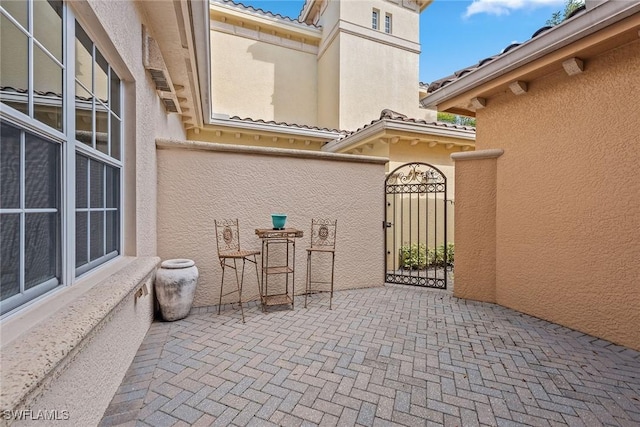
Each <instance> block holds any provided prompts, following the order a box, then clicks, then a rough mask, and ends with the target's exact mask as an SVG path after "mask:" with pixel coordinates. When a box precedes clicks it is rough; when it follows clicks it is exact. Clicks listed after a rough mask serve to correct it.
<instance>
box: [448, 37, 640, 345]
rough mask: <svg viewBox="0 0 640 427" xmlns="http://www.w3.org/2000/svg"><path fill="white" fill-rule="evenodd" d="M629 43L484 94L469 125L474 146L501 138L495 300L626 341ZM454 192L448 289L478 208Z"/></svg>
mask: <svg viewBox="0 0 640 427" xmlns="http://www.w3.org/2000/svg"><path fill="white" fill-rule="evenodd" d="M639 49H640V41H635V42H633V43H631V44H628V45H626V46H624V47H622V48H619V49H617V50H614V51H610V52H608V53H606V54H603V55H601V56H600V57H598V58H595V59H592V60H589V61H587V62H586V65H585V71H584V73H582V74H580V75H576V76H573V77H567V76H566V75H565V74H564V72H562V71H558V72H556V73H554V74H552V75H549V76H548V77H546V78H544V79H540V80H535V81H532V82H530V83H529V92H528V93H527V94H526V95H523V96H520V97H515V96H514V95H512V94H510V93H505V94H503V95H502V96H500V97H497V98H492V99H490V100H488V102H487V108H485V109H482V110H479V111H478V136H477V148H478V149H485V148H502V149H504V155H503V156H502V157H501V158H500V159H499V160H498V163H497V175H496V301H497V302H498V303H500V304H503V305H506V306H508V307H512V308H515V309H517V310H520V311H523V312H526V313H529V314H532V315H534V316H537V317H541V318H543V319H547V320H550V321H553V322H556V323H560V324H562V325H566V326H568V327H570V328H574V329H577V330H580V331H583V332H586V333H589V334H592V335H595V336H598V337H602V338H605V339H608V340H611V341H613V342H615V343H618V344H622V345H626V346H629V347H632V348H635V349H640V334H639V333H638V331H639V330H640V263H638V259H640V246H639V245H638V242H639V241H640V227H639V226H638V224H640V197H639V195H640V169H638V165H639V164H640V154H639V153H638V146H640V136H639V134H638V131H637V129H638V128H639V127H640V116H638V114H637V113H636V110H637V102H638V99H637V98H638V91H637V90H636V89H637V88H638V87H639V86H640V56H639V55H638V51H639ZM516 130H517V132H516ZM461 166H462V165H460V164H457V165H456V167H457V168H458V169H457V170H458V178H457V181H458V182H457V184H458V189H460V187H461V186H462V185H463V184H462V182H461V179H460V177H461V176H462V177H463V178H464V175H461V174H463V173H464V169H463V168H461ZM465 197H472V198H473V196H472V195H468V194H466V193H465ZM461 199H462V193H460V192H458V194H457V210H458V213H459V214H460V216H459V217H458V219H459V220H458V221H457V223H456V227H457V231H456V233H457V235H456V240H457V242H456V243H458V244H459V248H460V251H461V252H459V253H458V254H457V255H458V259H457V261H458V264H457V265H456V288H457V287H458V283H459V279H460V271H459V270H458V268H459V267H460V268H461V266H462V265H463V262H462V261H463V259H462V257H463V253H462V251H463V249H462V242H461V241H460V239H461V238H462V236H464V235H465V223H464V222H462V223H461V221H460V219H461V218H462V217H463V216H464V215H475V214H476V213H475V212H472V211H471V210H469V209H467V210H463V209H464V205H463V204H462V203H465V202H463V201H462V200H461ZM486 214H487V215H489V212H487V213H486ZM467 233H468V232H467ZM486 243H490V242H486ZM469 260H470V258H469V257H466V258H465V262H469Z"/></svg>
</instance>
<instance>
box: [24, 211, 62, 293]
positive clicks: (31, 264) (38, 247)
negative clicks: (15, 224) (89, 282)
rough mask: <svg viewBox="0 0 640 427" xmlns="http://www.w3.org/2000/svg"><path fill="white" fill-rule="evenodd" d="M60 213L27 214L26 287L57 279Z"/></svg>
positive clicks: (25, 241)
mask: <svg viewBox="0 0 640 427" xmlns="http://www.w3.org/2000/svg"><path fill="white" fill-rule="evenodd" d="M58 222H59V221H58V213H57V212H53V213H27V214H25V240H24V243H25V254H24V275H25V277H24V287H25V289H30V288H33V287H34V286H36V285H39V284H40V283H43V282H45V281H47V280H49V279H52V278H54V277H57V275H58V263H59V257H60V245H59V240H60V239H59V238H58V230H59V227H58Z"/></svg>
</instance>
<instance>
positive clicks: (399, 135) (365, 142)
mask: <svg viewBox="0 0 640 427" xmlns="http://www.w3.org/2000/svg"><path fill="white" fill-rule="evenodd" d="M400 140H410V141H412V143H413V144H414V145H417V144H418V143H420V142H426V143H429V144H430V145H431V146H433V145H437V144H440V145H446V146H448V147H449V148H452V147H454V146H459V147H469V148H473V147H475V140H476V133H475V131H473V130H468V129H456V128H449V127H446V126H441V125H435V124H424V123H414V122H407V121H403V120H391V119H381V120H379V121H377V122H375V123H373V124H371V125H369V126H366V127H364V128H363V129H361V130H359V131H357V132H355V133H353V134H351V135H349V136H347V137H346V138H343V139H337V140H334V141H331V142H329V143H328V144H326V145H324V146H323V147H322V150H323V151H328V152H332V153H344V152H349V151H351V150H358V149H359V148H361V147H362V146H371V145H372V144H378V143H380V144H389V143H391V144H393V143H397V142H399V141H400Z"/></svg>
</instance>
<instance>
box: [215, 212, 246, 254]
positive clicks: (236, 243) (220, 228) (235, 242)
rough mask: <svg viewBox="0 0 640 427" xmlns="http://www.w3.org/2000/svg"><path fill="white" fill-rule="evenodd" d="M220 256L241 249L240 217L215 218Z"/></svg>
mask: <svg viewBox="0 0 640 427" xmlns="http://www.w3.org/2000/svg"><path fill="white" fill-rule="evenodd" d="M214 223H215V225H216V243H217V245H218V256H220V255H224V254H226V253H229V252H238V251H239V250H240V227H239V225H238V219H237V218H236V219H223V220H220V221H218V220H214Z"/></svg>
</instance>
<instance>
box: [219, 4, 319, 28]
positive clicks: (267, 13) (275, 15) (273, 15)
mask: <svg viewBox="0 0 640 427" xmlns="http://www.w3.org/2000/svg"><path fill="white" fill-rule="evenodd" d="M214 2H216V3H224V4H227V5H232V6H235V7H237V8H242V9H245V10H250V11H252V12H256V13H259V14H260V15H265V16H269V17H271V18H277V19H282V20H283V21H288V22H293V23H294V24H300V25H306V26H308V27H313V28H320V27H318V26H317V25H313V24H307V23H306V22H304V21H300V20H299V18H296V19H293V18H290V17H288V16H284V15H281V14H279V13H273V12H271V11H268V10H264V9H261V8H259V7H253V6H247V5H245V4H243V3H241V2H236V1H233V0H214Z"/></svg>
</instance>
